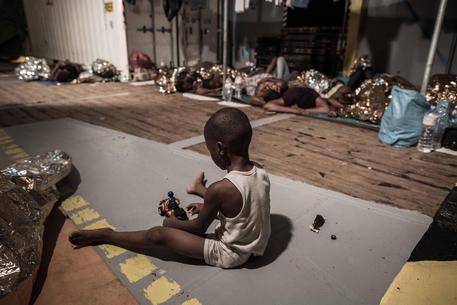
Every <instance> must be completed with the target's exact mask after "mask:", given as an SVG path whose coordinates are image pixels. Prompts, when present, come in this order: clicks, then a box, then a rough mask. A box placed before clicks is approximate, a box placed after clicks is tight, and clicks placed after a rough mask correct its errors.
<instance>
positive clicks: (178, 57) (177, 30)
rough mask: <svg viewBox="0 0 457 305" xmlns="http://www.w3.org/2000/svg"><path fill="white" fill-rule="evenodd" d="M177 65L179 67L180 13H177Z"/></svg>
mask: <svg viewBox="0 0 457 305" xmlns="http://www.w3.org/2000/svg"><path fill="white" fill-rule="evenodd" d="M175 18H176V66H177V67H179V66H180V63H179V21H178V18H179V14H176V17H175Z"/></svg>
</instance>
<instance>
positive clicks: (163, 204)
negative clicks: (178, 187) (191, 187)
mask: <svg viewBox="0 0 457 305" xmlns="http://www.w3.org/2000/svg"><path fill="white" fill-rule="evenodd" d="M180 203H181V202H180V201H179V199H178V198H175V194H174V193H173V192H172V191H169V192H168V198H166V199H163V200H162V201H160V203H159V209H158V210H159V214H160V216H166V217H170V215H171V213H174V214H175V216H176V218H178V219H179V220H188V219H189V218H188V217H187V213H186V211H185V210H184V209H183V208H181V207H179V204H180Z"/></svg>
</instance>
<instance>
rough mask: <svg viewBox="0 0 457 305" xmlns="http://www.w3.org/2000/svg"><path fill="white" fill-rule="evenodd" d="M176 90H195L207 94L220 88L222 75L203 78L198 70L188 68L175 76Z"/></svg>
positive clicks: (218, 90)
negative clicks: (192, 70)
mask: <svg viewBox="0 0 457 305" xmlns="http://www.w3.org/2000/svg"><path fill="white" fill-rule="evenodd" d="M175 86H176V91H178V92H195V93H197V94H202V95H204V94H208V93H215V92H220V91H221V90H222V76H221V75H212V76H211V77H210V78H209V79H205V80H204V79H203V78H202V77H201V75H200V74H199V73H198V72H195V71H194V72H191V71H189V70H184V71H181V72H180V73H179V74H178V76H177V77H176V85H175Z"/></svg>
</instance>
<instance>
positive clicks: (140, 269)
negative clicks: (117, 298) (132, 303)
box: [119, 254, 157, 283]
mask: <svg viewBox="0 0 457 305" xmlns="http://www.w3.org/2000/svg"><path fill="white" fill-rule="evenodd" d="M119 267H120V269H121V272H122V273H123V274H124V275H125V276H126V277H127V279H128V280H129V282H130V283H135V282H138V281H139V280H141V279H142V278H144V277H145V276H148V275H150V274H151V273H152V272H154V270H157V267H156V266H155V265H154V264H153V263H152V262H151V260H150V259H149V257H147V256H144V255H141V254H138V255H135V256H133V257H130V258H128V259H126V260H125V261H124V262H123V263H120V264H119Z"/></svg>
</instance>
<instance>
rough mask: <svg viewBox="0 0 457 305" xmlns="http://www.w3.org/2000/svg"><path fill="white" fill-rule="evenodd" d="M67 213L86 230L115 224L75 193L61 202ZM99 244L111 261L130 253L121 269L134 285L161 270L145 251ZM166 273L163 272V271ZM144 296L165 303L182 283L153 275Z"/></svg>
mask: <svg viewBox="0 0 457 305" xmlns="http://www.w3.org/2000/svg"><path fill="white" fill-rule="evenodd" d="M61 207H62V209H63V210H64V212H65V213H66V214H67V215H69V217H70V219H71V220H73V222H74V223H75V224H76V225H79V226H83V229H85V230H95V229H101V228H111V229H115V227H114V226H113V225H112V224H111V223H109V222H108V220H106V219H105V218H103V217H102V216H101V214H100V213H99V212H98V211H96V210H95V209H94V208H93V207H92V206H91V204H90V203H89V202H88V201H87V200H85V199H84V198H83V197H82V196H79V195H76V196H72V197H70V198H68V199H66V200H65V201H64V202H63V203H62V205H61ZM97 247H99V248H100V249H101V250H102V252H103V254H104V255H105V256H106V258H107V259H108V260H111V259H113V258H116V257H120V256H121V255H126V254H129V255H130V256H129V257H127V258H125V259H123V260H121V262H120V263H119V266H118V267H119V270H120V272H121V273H122V274H123V275H124V276H125V278H126V279H127V281H128V282H129V283H131V284H137V283H138V282H140V281H141V280H142V279H144V278H146V277H147V276H149V275H151V274H155V273H159V272H158V271H159V268H158V267H157V266H156V265H155V264H154V263H153V262H152V261H151V259H150V258H149V257H147V256H145V255H142V254H133V253H130V252H129V251H127V250H126V249H123V248H119V247H116V246H113V245H100V246H97ZM162 273H163V271H162ZM142 291H143V294H144V297H145V298H146V299H147V300H148V301H149V302H150V303H151V304H154V305H156V304H157V305H158V304H162V303H164V302H167V301H169V300H171V299H172V298H173V297H176V296H178V295H180V294H181V292H182V289H181V286H180V285H179V284H178V283H177V282H175V281H173V280H171V279H169V278H168V277H166V276H163V275H162V276H160V277H158V278H154V280H152V281H151V282H149V284H147V285H146V286H145V287H142ZM183 305H201V303H200V302H199V301H198V300H197V299H196V298H191V299H189V300H186V301H185V302H184V303H183Z"/></svg>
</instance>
